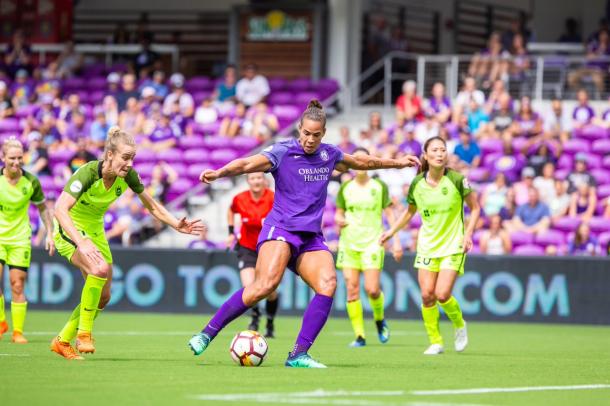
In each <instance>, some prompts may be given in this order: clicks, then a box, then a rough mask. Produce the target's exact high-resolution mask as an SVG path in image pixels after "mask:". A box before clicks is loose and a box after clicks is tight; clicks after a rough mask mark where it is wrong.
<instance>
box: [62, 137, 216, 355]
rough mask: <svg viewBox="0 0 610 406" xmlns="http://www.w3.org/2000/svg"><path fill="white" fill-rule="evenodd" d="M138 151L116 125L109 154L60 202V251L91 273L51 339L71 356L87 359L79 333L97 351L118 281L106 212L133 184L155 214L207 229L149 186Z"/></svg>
mask: <svg viewBox="0 0 610 406" xmlns="http://www.w3.org/2000/svg"><path fill="white" fill-rule="evenodd" d="M135 155H136V145H135V140H134V138H133V137H132V136H131V135H130V134H127V133H125V132H123V131H121V130H120V128H119V127H112V128H111V129H110V130H109V131H108V138H107V140H106V145H105V149H104V159H103V160H101V161H91V162H88V163H86V164H85V165H83V166H82V167H80V168H79V169H78V170H77V171H76V172H75V173H74V175H72V177H71V178H70V180H68V183H67V184H66V187H65V188H64V191H63V192H62V194H61V195H60V196H59V199H58V200H57V203H56V205H55V219H56V223H57V224H56V227H55V233H54V240H55V245H56V247H57V251H59V253H60V254H61V255H62V256H64V257H66V258H67V259H68V260H69V261H70V262H71V263H72V264H73V265H74V266H76V267H77V268H79V269H80V271H81V273H82V274H83V277H84V278H85V286H84V287H83V291H82V295H81V302H80V303H79V304H78V305H77V306H76V308H75V309H74V311H73V312H72V315H71V316H70V319H69V320H68V322H67V323H66V325H65V326H64V328H63V329H62V330H61V332H60V333H59V335H58V336H57V337H56V338H55V339H53V341H52V342H51V350H52V351H53V352H56V353H57V354H59V355H61V356H62V357H64V358H66V359H77V360H80V359H83V358H82V357H81V356H79V355H77V354H76V351H75V350H74V348H73V347H72V346H71V345H70V342H71V341H72V339H74V337H75V336H76V348H77V349H78V351H79V352H81V353H93V352H95V347H94V345H93V339H92V337H91V331H92V329H93V320H94V319H95V318H96V317H97V316H98V314H99V312H100V311H101V310H102V309H103V308H104V307H105V306H106V304H107V303H108V302H109V301H110V287H111V282H112V254H111V252H110V248H109V246H108V241H107V240H106V238H105V234H104V214H105V213H106V211H107V210H108V207H109V206H110V205H111V204H112V203H113V202H114V201H115V200H116V199H118V198H119V196H121V194H122V193H123V192H125V191H126V190H127V188H130V189H131V190H133V191H134V192H135V193H136V194H137V195H138V197H139V198H140V200H141V201H142V203H143V204H144V206H145V207H146V208H147V209H148V211H149V212H150V214H151V215H153V216H154V217H155V218H156V219H158V220H160V221H162V222H163V223H165V224H167V225H168V226H170V227H172V228H174V229H175V230H176V231H179V232H181V233H185V234H193V235H198V234H199V233H200V232H201V231H202V230H203V228H204V226H203V225H202V224H198V222H199V220H196V221H187V220H186V218H182V219H180V220H178V219H176V218H175V217H174V216H173V215H172V214H171V213H169V212H168V211H167V209H166V208H165V207H164V206H163V205H161V204H160V203H159V202H157V201H156V200H154V199H153V198H152V197H150V195H149V194H148V193H147V192H145V191H144V185H143V184H142V182H141V181H140V177H139V175H138V174H137V172H136V171H135V170H134V169H133V167H132V165H133V160H134V158H135Z"/></svg>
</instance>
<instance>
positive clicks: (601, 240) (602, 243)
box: [597, 231, 610, 252]
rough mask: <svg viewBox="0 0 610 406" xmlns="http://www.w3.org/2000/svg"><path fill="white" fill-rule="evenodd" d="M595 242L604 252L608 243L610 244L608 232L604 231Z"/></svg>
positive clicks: (609, 232) (609, 233)
mask: <svg viewBox="0 0 610 406" xmlns="http://www.w3.org/2000/svg"><path fill="white" fill-rule="evenodd" d="M597 241H598V242H599V245H600V247H602V250H604V252H605V250H606V247H607V246H608V243H610V231H604V232H603V233H601V234H600V235H599V237H598V238H597Z"/></svg>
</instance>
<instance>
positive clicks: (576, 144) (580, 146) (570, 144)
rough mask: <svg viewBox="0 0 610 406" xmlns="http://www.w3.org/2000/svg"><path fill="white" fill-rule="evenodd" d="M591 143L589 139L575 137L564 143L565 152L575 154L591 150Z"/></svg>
mask: <svg viewBox="0 0 610 406" xmlns="http://www.w3.org/2000/svg"><path fill="white" fill-rule="evenodd" d="M590 149H591V145H590V144H589V142H588V141H585V140H583V139H578V138H574V139H571V140H567V141H566V142H564V143H563V152H565V153H567V154H572V155H575V154H577V153H579V152H589V150H590Z"/></svg>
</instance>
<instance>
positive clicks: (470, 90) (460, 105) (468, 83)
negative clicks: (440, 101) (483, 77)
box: [452, 76, 485, 124]
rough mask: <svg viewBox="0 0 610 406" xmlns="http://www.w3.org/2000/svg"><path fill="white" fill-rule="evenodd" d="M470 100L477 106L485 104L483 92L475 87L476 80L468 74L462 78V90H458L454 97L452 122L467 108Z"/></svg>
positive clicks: (457, 120) (455, 121)
mask: <svg viewBox="0 0 610 406" xmlns="http://www.w3.org/2000/svg"><path fill="white" fill-rule="evenodd" d="M471 100H474V101H475V102H476V103H477V105H478V106H482V105H483V104H485V94H484V93H483V92H482V91H480V90H479V89H477V82H476V80H475V79H474V78H473V77H472V76H468V77H466V79H464V86H463V87H462V90H460V92H459V93H458V94H457V97H456V98H455V104H454V107H453V119H452V121H453V122H454V123H456V124H457V123H458V122H459V119H460V116H461V115H462V114H464V113H465V112H466V111H467V110H468V106H469V104H470V101H471Z"/></svg>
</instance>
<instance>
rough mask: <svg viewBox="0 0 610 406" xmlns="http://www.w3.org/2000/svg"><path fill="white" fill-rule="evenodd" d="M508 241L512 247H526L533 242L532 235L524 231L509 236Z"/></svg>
mask: <svg viewBox="0 0 610 406" xmlns="http://www.w3.org/2000/svg"><path fill="white" fill-rule="evenodd" d="M510 240H511V241H512V242H513V245H514V246H516V247H517V246H520V245H528V244H532V243H533V242H534V234H532V233H527V232H525V231H515V232H514V233H511V234H510Z"/></svg>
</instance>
